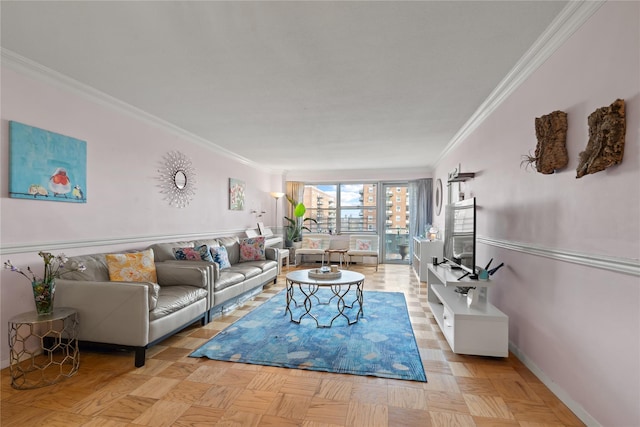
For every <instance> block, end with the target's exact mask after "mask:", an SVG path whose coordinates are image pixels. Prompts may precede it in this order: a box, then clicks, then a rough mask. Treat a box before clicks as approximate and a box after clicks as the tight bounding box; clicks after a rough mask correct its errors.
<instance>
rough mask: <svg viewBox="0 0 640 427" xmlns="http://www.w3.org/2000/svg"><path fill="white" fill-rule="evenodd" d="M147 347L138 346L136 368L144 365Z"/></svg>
mask: <svg viewBox="0 0 640 427" xmlns="http://www.w3.org/2000/svg"><path fill="white" fill-rule="evenodd" d="M146 352H147V349H146V348H144V347H136V362H135V365H136V368H140V367H142V366H144V362H145V358H146Z"/></svg>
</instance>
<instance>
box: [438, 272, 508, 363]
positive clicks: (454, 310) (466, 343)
mask: <svg viewBox="0 0 640 427" xmlns="http://www.w3.org/2000/svg"><path fill="white" fill-rule="evenodd" d="M462 274H464V273H463V272H462V271H461V270H457V271H455V270H454V271H452V270H451V268H450V267H449V266H448V265H438V266H434V265H433V264H431V263H429V265H428V273H427V284H428V294H427V299H428V301H429V307H430V308H431V311H432V312H433V315H434V317H435V319H436V322H438V326H439V327H440V329H441V330H442V333H443V334H444V336H445V338H446V339H447V342H448V343H449V346H450V347H451V350H452V351H453V352H454V353H457V354H473V355H478V356H494V357H507V356H508V355H509V318H508V317H507V315H506V314H504V313H503V312H501V311H500V310H498V309H497V308H496V307H495V306H493V305H492V304H490V303H489V301H487V291H488V289H489V288H490V287H491V282H490V281H479V280H471V279H469V278H468V277H467V278H464V279H461V280H458V277H460V276H462ZM457 286H475V287H476V289H475V291H474V292H476V297H477V298H478V299H477V300H474V301H475V302H474V303H473V304H471V305H469V303H468V302H467V296H466V295H463V294H460V293H458V292H456V291H455V290H456V287H457Z"/></svg>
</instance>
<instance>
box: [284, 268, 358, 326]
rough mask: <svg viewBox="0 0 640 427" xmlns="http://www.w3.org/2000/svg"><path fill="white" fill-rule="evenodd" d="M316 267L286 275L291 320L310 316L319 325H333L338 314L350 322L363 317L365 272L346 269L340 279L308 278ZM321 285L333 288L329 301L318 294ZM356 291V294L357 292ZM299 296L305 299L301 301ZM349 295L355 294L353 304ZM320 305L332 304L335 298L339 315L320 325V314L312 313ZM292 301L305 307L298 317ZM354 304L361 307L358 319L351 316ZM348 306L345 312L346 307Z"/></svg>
mask: <svg viewBox="0 0 640 427" xmlns="http://www.w3.org/2000/svg"><path fill="white" fill-rule="evenodd" d="M310 271H313V270H296V271H292V272H290V273H288V274H287V276H286V279H287V307H286V311H285V313H289V318H290V319H291V321H292V322H295V323H298V324H299V323H300V321H301V320H302V318H304V317H305V316H310V317H312V318H313V319H314V320H315V321H316V326H317V327H318V328H330V327H331V326H332V325H333V321H334V320H336V319H337V318H338V317H341V316H342V317H344V318H345V319H347V323H348V324H349V325H353V324H354V323H356V322H357V321H358V319H360V316H364V310H363V304H364V299H363V297H362V288H363V287H364V274H361V273H357V272H355V271H349V270H343V271H341V275H340V277H338V278H330V279H316V278H312V277H309V272H310ZM321 288H328V289H330V290H331V294H332V295H331V297H330V298H329V299H328V300H327V301H321V300H320V298H319V296H318V291H319V290H320V289H321ZM354 293H355V295H354ZM296 294H298V295H297V298H298V299H300V300H302V303H299V302H298V301H297V300H296ZM349 295H353V296H354V299H353V301H351V303H349V304H347V303H346V302H345V298H348V297H349ZM314 300H315V301H316V303H317V304H321V305H329V304H331V302H332V301H333V300H335V304H336V309H337V314H336V315H335V317H333V318H332V319H331V321H330V322H329V323H328V324H320V322H319V321H318V317H317V316H316V315H315V314H314V313H313V308H314V303H313V301H314ZM292 304H293V307H295V308H300V307H302V308H304V309H303V310H302V314H301V315H300V316H299V317H298V318H297V319H296V318H294V314H293V311H292ZM355 304H358V309H357V311H356V314H355V318H354V319H351V318H350V317H349V315H348V314H349V312H352V311H353V310H352V309H353V307H354V305H355ZM346 309H349V310H348V311H347V312H346V313H345V310H346Z"/></svg>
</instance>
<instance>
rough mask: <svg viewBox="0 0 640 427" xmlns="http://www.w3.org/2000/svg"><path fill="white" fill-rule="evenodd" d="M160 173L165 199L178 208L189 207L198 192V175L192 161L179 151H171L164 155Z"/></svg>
mask: <svg viewBox="0 0 640 427" xmlns="http://www.w3.org/2000/svg"><path fill="white" fill-rule="evenodd" d="M158 172H159V173H160V176H159V179H160V193H161V194H164V199H165V200H167V201H168V202H169V205H171V206H175V207H176V208H184V207H187V206H188V205H189V203H190V202H191V199H193V196H194V195H195V192H196V187H195V185H196V173H195V170H194V168H193V166H192V165H191V160H190V159H189V158H188V157H187V156H185V155H184V154H182V153H181V152H179V151H170V152H168V153H167V154H165V155H164V157H163V159H162V166H161V167H160V169H158Z"/></svg>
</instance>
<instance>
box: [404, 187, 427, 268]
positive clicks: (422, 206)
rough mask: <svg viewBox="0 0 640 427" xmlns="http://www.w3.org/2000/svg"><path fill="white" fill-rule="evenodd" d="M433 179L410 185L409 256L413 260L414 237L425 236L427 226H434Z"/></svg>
mask: <svg viewBox="0 0 640 427" xmlns="http://www.w3.org/2000/svg"><path fill="white" fill-rule="evenodd" d="M432 182H433V180H432V179H431V178H423V179H418V180H416V181H411V182H410V183H409V198H410V200H409V209H410V211H409V212H410V213H411V214H410V215H409V237H410V239H409V242H410V244H409V250H410V252H409V255H410V257H411V258H410V259H411V260H413V244H411V242H412V239H413V237H414V236H424V235H425V233H426V232H427V224H429V226H430V225H431V224H433V206H432V204H433V197H432Z"/></svg>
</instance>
